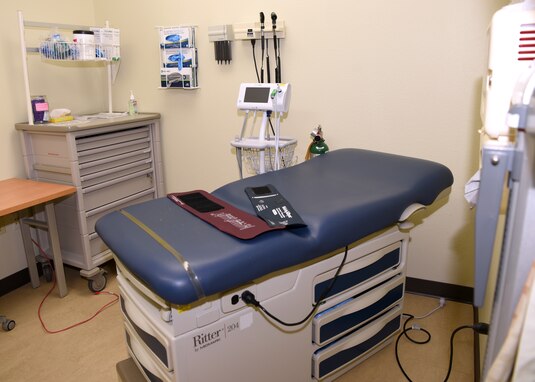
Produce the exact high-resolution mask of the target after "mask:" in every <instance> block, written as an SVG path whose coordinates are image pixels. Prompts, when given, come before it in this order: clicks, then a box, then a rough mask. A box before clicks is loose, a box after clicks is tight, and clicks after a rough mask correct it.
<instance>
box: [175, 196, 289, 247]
mask: <svg viewBox="0 0 535 382" xmlns="http://www.w3.org/2000/svg"><path fill="white" fill-rule="evenodd" d="M167 197H168V198H169V199H171V200H172V201H173V202H174V203H175V204H176V205H178V206H180V207H182V208H183V209H185V210H186V211H188V212H189V213H191V214H193V215H195V216H197V217H198V218H199V219H201V220H204V221H205V222H206V223H208V224H211V225H212V226H214V227H215V228H217V229H218V230H220V231H222V232H225V233H227V234H229V235H232V236H234V237H237V238H239V239H244V240H248V239H252V238H254V237H256V236H258V235H260V234H262V233H264V232H268V231H273V230H277V229H283V228H284V226H270V225H268V224H267V223H266V222H265V221H264V220H262V219H260V218H258V217H256V216H253V215H250V214H248V213H247V212H244V211H242V210H240V209H238V208H236V207H234V206H233V205H231V204H229V203H226V202H224V201H223V200H221V199H218V198H216V197H215V196H213V195H211V194H209V193H208V192H206V191H202V190H195V191H189V192H178V193H171V194H168V195H167Z"/></svg>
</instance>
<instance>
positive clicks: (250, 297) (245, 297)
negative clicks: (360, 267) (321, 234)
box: [241, 246, 349, 326]
mask: <svg viewBox="0 0 535 382" xmlns="http://www.w3.org/2000/svg"><path fill="white" fill-rule="evenodd" d="M348 249H349V248H348V247H347V246H346V248H345V252H344V257H343V259H342V262H341V263H340V265H339V266H338V269H337V270H336V273H335V274H334V277H333V279H332V280H331V283H330V284H329V286H328V287H327V288H326V289H325V290H324V291H323V293H322V294H321V296H320V298H319V299H318V302H316V303H315V304H313V307H312V310H311V311H310V312H309V313H308V314H307V315H306V317H305V318H303V319H302V320H300V321H297V322H285V321H283V320H281V319H280V318H278V317H276V316H274V315H273V314H272V313H270V312H269V311H268V310H267V309H266V308H264V307H263V306H262V304H260V302H259V301H258V300H257V299H256V297H255V295H254V294H253V293H252V292H250V291H248V290H246V291H244V292H243V293H242V294H241V299H242V301H243V302H244V303H246V304H247V305H252V306H254V307H256V308H258V309H260V310H261V311H262V312H264V313H265V314H266V315H267V316H268V317H270V318H272V319H273V320H275V321H276V322H278V323H279V324H281V325H284V326H299V325H301V324H303V323H305V322H306V321H308V319H309V318H310V317H311V316H312V315H313V314H314V313H315V312H316V310H318V308H319V306H320V305H321V304H323V303H324V301H323V300H324V299H325V297H327V295H328V294H329V292H331V290H332V288H333V286H334V283H335V282H336V280H337V279H338V275H339V274H340V271H341V270H342V268H343V267H344V264H345V263H346V260H347V251H348Z"/></svg>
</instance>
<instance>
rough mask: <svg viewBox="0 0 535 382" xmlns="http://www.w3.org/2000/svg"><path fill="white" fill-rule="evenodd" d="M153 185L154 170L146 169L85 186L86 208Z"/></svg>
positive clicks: (89, 208) (124, 196)
mask: <svg viewBox="0 0 535 382" xmlns="http://www.w3.org/2000/svg"><path fill="white" fill-rule="evenodd" d="M152 187H153V179H152V170H145V171H142V172H140V173H134V174H130V175H127V176H123V177H121V178H117V179H114V180H112V181H108V182H105V183H100V184H97V185H95V186H91V187H86V188H83V189H82V193H83V194H84V204H85V210H86V211H89V210H92V209H93V208H97V207H101V206H104V205H105V204H109V203H112V202H115V201H116V200H119V199H123V198H126V197H128V196H130V195H134V194H137V193H139V192H142V191H145V190H148V189H149V188H152Z"/></svg>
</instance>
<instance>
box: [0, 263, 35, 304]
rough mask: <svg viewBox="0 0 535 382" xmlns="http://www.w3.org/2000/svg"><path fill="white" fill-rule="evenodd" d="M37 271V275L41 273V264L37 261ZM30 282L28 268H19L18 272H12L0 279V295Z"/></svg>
mask: <svg viewBox="0 0 535 382" xmlns="http://www.w3.org/2000/svg"><path fill="white" fill-rule="evenodd" d="M37 271H38V272H39V276H41V275H42V274H43V269H42V267H41V264H39V263H37ZM29 282H30V272H29V271H28V268H24V269H21V270H20V271H18V272H15V273H13V274H12V275H9V276H7V277H5V278H3V279H1V280H0V296H3V295H5V294H8V293H9V292H11V291H14V290H15V289H17V288H20V287H21V286H23V285H26V284H28V283H29Z"/></svg>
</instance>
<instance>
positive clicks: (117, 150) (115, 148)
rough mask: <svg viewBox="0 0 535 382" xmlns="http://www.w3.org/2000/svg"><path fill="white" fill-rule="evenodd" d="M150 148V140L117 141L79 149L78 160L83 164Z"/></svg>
mask: <svg viewBox="0 0 535 382" xmlns="http://www.w3.org/2000/svg"><path fill="white" fill-rule="evenodd" d="M149 148H150V140H149V138H146V139H136V140H134V141H128V142H122V143H117V144H113V145H109V146H102V147H97V148H95V149H91V150H86V151H79V152H78V162H79V163H81V164H84V163H88V162H91V161H94V160H99V159H102V158H110V157H114V156H116V155H122V154H125V153H128V152H132V151H136V150H146V149H149Z"/></svg>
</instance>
